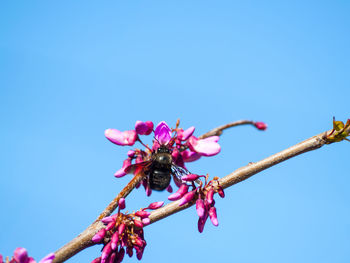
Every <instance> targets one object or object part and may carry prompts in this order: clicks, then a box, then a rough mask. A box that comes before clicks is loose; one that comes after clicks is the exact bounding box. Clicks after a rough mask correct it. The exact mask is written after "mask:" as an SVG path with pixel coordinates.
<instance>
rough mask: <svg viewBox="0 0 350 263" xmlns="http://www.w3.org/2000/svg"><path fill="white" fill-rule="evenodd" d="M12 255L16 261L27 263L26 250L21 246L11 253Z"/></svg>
mask: <svg viewBox="0 0 350 263" xmlns="http://www.w3.org/2000/svg"><path fill="white" fill-rule="evenodd" d="M13 257H14V259H15V260H16V263H27V261H28V253H27V250H26V249H25V248H23V247H18V248H16V249H15V252H14V253H13Z"/></svg>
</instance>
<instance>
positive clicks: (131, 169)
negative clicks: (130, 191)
mask: <svg viewBox="0 0 350 263" xmlns="http://www.w3.org/2000/svg"><path fill="white" fill-rule="evenodd" d="M151 164H152V162H151V161H144V162H141V163H135V164H132V165H130V166H128V167H126V168H125V169H124V172H125V173H127V174H131V173H132V174H134V173H135V171H136V170H143V171H144V170H146V169H148V167H149V166H150V165H151Z"/></svg>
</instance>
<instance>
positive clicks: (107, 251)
mask: <svg viewBox="0 0 350 263" xmlns="http://www.w3.org/2000/svg"><path fill="white" fill-rule="evenodd" d="M111 252H112V248H111V242H109V243H107V245H105V247H104V248H103V249H102V255H101V259H102V262H104V261H106V260H107V258H108V257H109V255H110V254H111Z"/></svg>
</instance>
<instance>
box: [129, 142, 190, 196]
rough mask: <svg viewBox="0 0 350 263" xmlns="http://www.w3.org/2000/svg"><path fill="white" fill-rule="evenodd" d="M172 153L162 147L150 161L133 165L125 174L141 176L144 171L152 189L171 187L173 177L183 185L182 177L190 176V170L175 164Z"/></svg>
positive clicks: (164, 146) (167, 148) (165, 147)
mask: <svg viewBox="0 0 350 263" xmlns="http://www.w3.org/2000/svg"><path fill="white" fill-rule="evenodd" d="M171 152H172V150H171V149H170V148H169V147H167V146H166V145H161V146H160V147H159V148H158V149H157V150H156V151H154V152H153V153H152V155H151V158H150V160H148V161H144V162H140V163H137V164H134V165H131V166H129V167H127V168H126V169H125V172H126V173H135V174H139V172H140V171H142V173H143V174H144V175H146V176H147V177H148V183H149V186H150V188H151V189H153V190H156V191H163V190H164V189H166V188H167V187H168V186H169V184H170V180H171V176H173V178H174V180H175V181H176V182H178V183H181V182H182V180H181V176H183V175H186V174H190V172H189V171H188V170H186V169H184V168H182V167H180V166H177V165H176V164H175V163H174V162H173V157H172V155H171ZM137 169H139V171H137ZM135 171H136V172H135Z"/></svg>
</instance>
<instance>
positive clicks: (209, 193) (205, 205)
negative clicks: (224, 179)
mask: <svg viewBox="0 0 350 263" xmlns="http://www.w3.org/2000/svg"><path fill="white" fill-rule="evenodd" d="M203 177H204V178H205V182H204V183H203V182H202V181H199V180H200V179H201V178H203ZM208 177H209V176H208V175H207V176H200V175H196V174H189V175H184V176H182V180H183V181H185V182H192V186H190V187H192V189H191V191H189V186H188V185H187V184H185V183H184V184H182V185H181V186H180V187H179V190H178V191H177V192H176V193H174V194H172V195H170V196H169V197H168V199H169V200H171V201H176V200H180V201H179V206H183V205H185V204H187V203H189V202H191V201H194V200H196V210H197V214H198V216H199V219H198V231H199V232H200V233H202V232H203V229H204V225H205V223H206V221H207V219H208V217H209V218H210V221H211V222H212V223H213V225H214V226H218V225H219V221H218V218H217V215H216V208H215V200H214V194H215V193H218V194H219V196H220V197H222V198H224V197H225V193H224V189H223V188H222V187H221V186H220V183H219V180H218V179H219V178H218V177H214V179H212V180H210V181H208ZM194 181H197V182H198V181H199V186H196V185H195V184H194Z"/></svg>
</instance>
